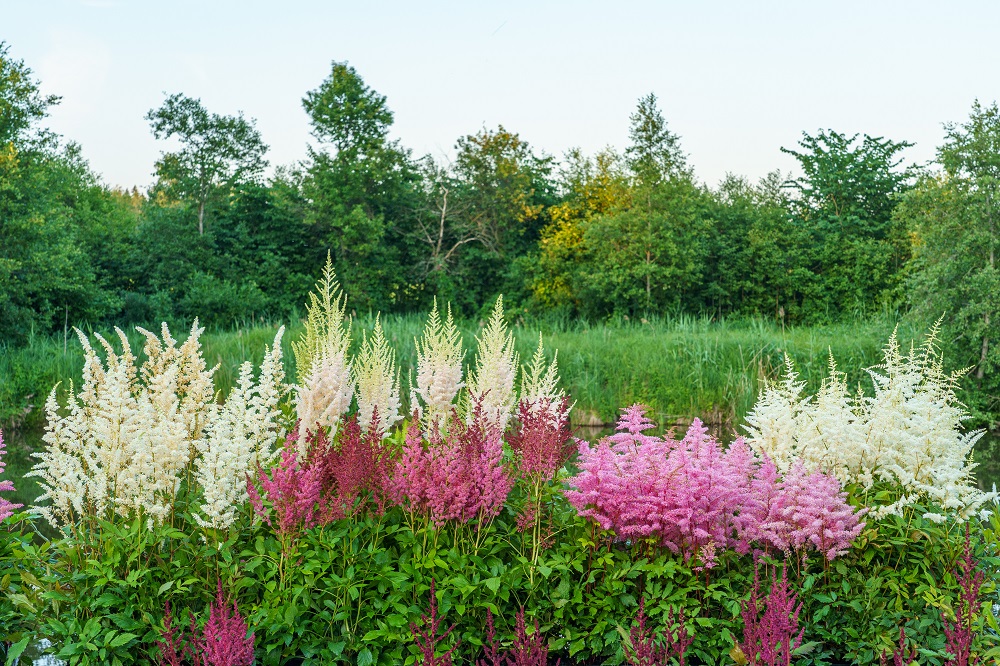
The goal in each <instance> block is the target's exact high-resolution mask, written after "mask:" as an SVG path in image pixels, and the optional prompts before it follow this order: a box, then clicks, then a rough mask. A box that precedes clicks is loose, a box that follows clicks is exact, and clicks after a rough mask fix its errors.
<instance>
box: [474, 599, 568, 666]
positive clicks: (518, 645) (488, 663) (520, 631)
mask: <svg viewBox="0 0 1000 666" xmlns="http://www.w3.org/2000/svg"><path fill="white" fill-rule="evenodd" d="M515 622H516V624H515V630H514V632H515V633H514V643H513V644H512V645H511V648H510V650H508V651H507V652H500V648H499V646H498V645H497V640H496V628H495V627H494V624H493V611H491V610H489V609H487V610H486V643H485V645H484V651H485V653H486V656H485V657H484V658H483V659H478V660H477V661H476V666H547V664H548V663H549V661H548V660H549V645H548V643H547V642H546V640H545V638H544V637H543V636H542V633H541V631H539V629H538V619H537V618H535V632H534V633H533V634H531V635H528V630H527V627H526V626H525V622H524V606H521V608H520V610H518V612H517V616H516V620H515ZM560 661H561V660H559V659H557V660H556V663H555V666H559V663H560Z"/></svg>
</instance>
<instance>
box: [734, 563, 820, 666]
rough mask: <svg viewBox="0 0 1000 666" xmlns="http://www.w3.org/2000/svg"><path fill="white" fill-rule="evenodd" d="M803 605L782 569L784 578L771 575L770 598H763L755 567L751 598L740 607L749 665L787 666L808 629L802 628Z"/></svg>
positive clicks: (741, 645) (744, 652)
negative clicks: (800, 619) (800, 614)
mask: <svg viewBox="0 0 1000 666" xmlns="http://www.w3.org/2000/svg"><path fill="white" fill-rule="evenodd" d="M801 611H802V604H801V603H799V600H798V595H797V594H795V592H793V591H792V589H791V587H790V586H789V584H788V573H787V571H786V569H785V568H784V567H782V569H781V579H780V580H779V579H778V577H777V576H776V575H773V574H772V576H771V589H770V591H769V592H768V593H767V597H766V598H765V599H764V600H763V601H762V600H761V598H760V572H759V570H758V568H757V565H756V564H754V573H753V587H752V588H751V589H750V598H749V599H748V600H747V601H744V602H742V603H741V604H740V616H741V617H742V618H743V641H742V642H741V643H740V645H739V648H740V651H742V652H743V655H744V657H746V659H747V664H748V666H778V665H779V664H781V665H782V666H787V665H788V664H789V663H791V660H792V652H793V651H794V650H796V649H798V647H799V646H800V645H801V644H802V635H803V634H804V633H805V628H802V629H799V613H800V612H801Z"/></svg>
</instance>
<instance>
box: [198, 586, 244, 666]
mask: <svg viewBox="0 0 1000 666" xmlns="http://www.w3.org/2000/svg"><path fill="white" fill-rule="evenodd" d="M193 622H194V618H192V623H193ZM192 629H193V627H192ZM247 631H248V627H247V623H246V620H244V619H243V617H242V616H241V615H240V611H239V609H237V608H236V604H235V603H231V602H230V601H229V600H228V599H227V598H226V597H225V595H224V594H223V592H222V581H219V589H218V592H217V593H216V595H215V601H214V602H213V603H212V605H211V607H210V609H209V614H208V622H207V623H206V624H205V628H204V629H203V630H202V634H201V636H194V635H193V636H192V638H191V646H192V648H191V653H192V655H193V656H194V660H195V664H196V665H197V666H253V644H254V634H253V633H250V635H249V636H248V635H247ZM192 634H194V632H193V631H192Z"/></svg>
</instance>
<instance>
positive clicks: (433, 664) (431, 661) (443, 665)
mask: <svg viewBox="0 0 1000 666" xmlns="http://www.w3.org/2000/svg"><path fill="white" fill-rule="evenodd" d="M420 621H421V623H422V624H423V626H420V625H417V624H413V623H411V624H410V633H411V634H412V635H413V642H414V643H416V645H417V648H418V649H419V650H420V657H419V658H418V660H417V662H416V663H417V664H418V666H451V663H452V659H451V655H452V653H453V652H454V651H455V650H456V649H457V648H458V643H457V642H456V643H455V645H453V646H452V647H451V648H450V649H448V650H446V651H445V652H443V653H441V654H438V652H439V645H440V644H442V643H444V641H446V640H447V639H448V636H449V635H450V634H451V632H452V630H453V629H454V628H455V626H456V625H454V624H453V625H451V627H449V628H448V629H447V630H446V631H444V632H442V631H441V625H442V620H441V617H440V616H439V615H438V607H437V592H436V590H435V583H434V579H433V578H432V579H431V607H430V614H429V615H421V616H420Z"/></svg>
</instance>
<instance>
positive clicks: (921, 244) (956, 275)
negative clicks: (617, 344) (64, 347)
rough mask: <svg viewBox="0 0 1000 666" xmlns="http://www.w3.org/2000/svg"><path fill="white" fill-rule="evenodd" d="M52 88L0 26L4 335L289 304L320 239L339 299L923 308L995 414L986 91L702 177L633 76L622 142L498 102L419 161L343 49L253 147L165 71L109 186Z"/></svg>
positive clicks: (237, 123) (999, 166)
mask: <svg viewBox="0 0 1000 666" xmlns="http://www.w3.org/2000/svg"><path fill="white" fill-rule="evenodd" d="M58 103H59V98H58V97H54V96H45V95H42V94H41V93H40V91H39V84H38V81H37V79H36V78H35V77H34V74H33V73H32V71H31V69H30V65H29V64H26V63H24V62H23V61H21V60H19V59H18V58H17V57H16V54H15V53H14V52H13V50H12V48H11V47H10V46H9V45H5V44H3V43H2V42H0V345H3V346H4V347H5V348H7V349H13V348H15V347H19V346H23V345H25V344H26V343H27V341H28V340H29V339H30V338H31V337H32V336H33V335H34V336H39V335H42V336H45V335H56V334H58V335H61V334H62V333H63V332H64V331H65V330H66V329H67V328H68V327H71V326H81V327H94V328H96V327H101V326H103V327H106V326H109V325H113V324H151V323H156V322H159V321H168V322H171V323H177V324H180V323H184V322H190V320H192V319H193V318H194V317H195V316H197V317H200V318H201V321H202V322H203V323H206V324H208V325H209V326H212V327H229V326H234V325H245V324H248V323H251V322H254V321H274V320H278V319H287V318H289V317H292V316H295V315H296V312H297V308H299V307H301V304H302V303H303V302H304V300H305V297H306V294H307V292H308V291H309V289H310V287H311V286H312V284H313V283H314V281H315V280H316V278H317V277H318V275H319V272H320V270H321V267H322V265H323V262H324V260H325V258H326V256H327V253H330V255H331V257H332V259H333V262H334V265H335V267H336V271H337V275H338V277H339V279H340V280H341V283H342V285H343V287H344V290H345V292H346V294H347V296H348V298H349V302H350V303H351V307H352V308H353V309H355V310H356V311H357V312H358V313H359V314H360V313H367V312H376V311H381V312H386V313H389V312H394V313H404V312H414V311H426V310H428V309H429V305H430V303H431V299H432V297H435V296H436V297H437V298H438V299H440V300H443V301H449V302H451V303H452V305H453V307H454V308H455V309H456V311H457V313H458V314H460V315H463V316H466V317H476V316H480V315H481V308H483V307H484V306H485V307H488V306H489V305H490V304H492V302H493V300H494V298H495V296H496V295H497V294H500V293H503V294H504V296H505V301H506V302H507V303H509V304H511V305H512V306H513V307H512V308H511V311H512V312H513V313H514V316H515V317H517V316H537V315H544V316H547V317H559V318H561V319H563V320H571V319H586V320H588V321H591V322H597V321H601V320H605V319H609V318H612V319H618V320H624V319H641V318H644V317H662V316H665V315H686V314H693V315H698V316H702V317H710V318H713V319H733V318H761V319H765V320H769V321H772V322H775V323H777V324H779V325H781V326H786V325H787V326H796V325H813V324H830V323H837V322H845V321H846V322H849V321H856V320H857V319H858V318H859V317H865V316H869V315H873V314H885V313H891V314H893V315H895V314H902V315H905V316H907V317H912V318H915V320H916V321H919V322H925V323H929V322H932V321H934V320H935V319H937V318H938V317H940V316H941V315H942V314H944V315H945V326H946V329H945V330H946V333H947V334H946V336H945V344H946V346H947V347H948V353H949V355H950V358H949V361H950V363H951V364H952V365H953V366H954V367H968V368H969V369H968V371H967V374H966V375H965V377H964V379H963V381H964V386H965V388H966V389H968V390H967V391H965V392H964V393H963V398H964V399H965V400H966V402H968V403H969V405H970V408H971V410H972V411H973V413H974V414H975V418H976V422H977V425H982V426H988V427H991V428H996V427H997V423H998V421H1000V370H998V365H1000V347H998V344H1000V340H998V338H1000V311H998V310H1000V278H998V272H997V267H996V254H997V249H998V237H1000V229H998V223H1000V219H998V218H1000V111H998V108H997V105H996V103H992V104H989V105H980V104H979V103H976V104H975V105H974V106H973V107H972V109H971V110H970V113H969V116H968V118H967V119H964V120H961V121H957V122H953V123H948V124H946V125H945V129H946V132H945V138H944V141H943V143H942V144H941V145H940V146H939V147H938V151H937V159H936V160H935V162H934V163H932V164H927V165H907V164H905V163H904V161H903V159H902V156H901V153H902V151H903V150H904V149H905V148H906V147H908V146H909V145H910V144H909V143H907V142H906V141H904V140H893V139H887V138H882V137H872V136H868V135H857V134H849V133H840V132H837V131H834V130H832V129H827V130H819V131H815V132H813V133H809V132H804V133H803V134H802V137H801V140H800V141H799V142H798V145H796V146H791V147H783V148H781V150H782V151H784V152H786V153H788V154H790V155H791V156H792V157H794V158H795V160H796V161H797V162H798V165H799V169H798V173H799V174H800V175H799V176H798V177H791V176H789V175H785V174H781V173H777V172H775V173H772V174H769V175H768V176H767V177H765V178H764V179H762V180H761V181H760V182H756V183H754V182H750V181H748V180H747V179H745V178H742V177H739V176H735V175H731V176H729V177H727V178H726V179H725V180H724V181H723V182H722V183H721V184H719V185H718V186H717V187H710V186H708V185H706V184H704V183H702V182H699V181H698V179H697V178H696V177H695V174H694V170H693V169H692V167H691V164H690V162H689V160H688V158H687V156H686V155H685V153H684V150H683V145H682V142H681V138H680V137H679V136H678V135H677V134H675V133H674V132H673V131H671V129H670V128H669V126H668V123H667V121H666V120H665V118H664V115H663V112H662V111H661V109H660V108H659V106H658V103H657V99H656V97H655V96H654V95H648V96H646V97H644V98H642V99H641V100H639V102H638V104H637V106H636V108H635V111H634V113H633V114H632V115H631V116H630V117H629V118H623V119H622V122H623V123H626V122H627V123H628V126H629V137H630V143H629V145H628V146H625V147H624V149H622V150H618V149H614V148H608V149H606V150H603V151H601V152H599V153H597V154H594V155H587V154H584V153H582V152H581V151H570V152H569V153H568V154H566V155H564V156H561V157H555V156H551V155H546V154H544V153H543V152H542V151H539V150H537V149H535V148H533V147H532V146H531V145H530V144H529V143H528V142H527V141H525V140H524V139H523V138H522V137H521V136H519V135H518V134H517V133H516V132H515V131H513V130H511V129H507V128H505V127H503V126H500V127H496V128H482V129H479V130H478V131H474V132H473V133H471V134H467V135H464V136H460V137H459V138H458V139H457V141H456V144H455V158H454V160H453V161H452V162H451V163H448V164H441V163H439V162H436V161H435V160H433V159H431V158H430V157H429V156H428V157H420V156H416V155H414V154H413V153H412V152H411V151H410V150H408V149H407V148H406V147H405V146H404V145H402V144H401V143H400V141H398V140H397V139H394V138H393V113H392V111H391V107H390V103H389V101H388V100H387V99H386V98H385V97H384V96H383V95H381V94H379V93H378V92H377V91H375V90H373V89H371V88H370V87H369V86H367V85H366V84H365V82H364V80H363V78H362V76H361V74H360V73H359V72H357V71H355V69H354V68H352V67H351V66H350V65H349V64H347V63H342V62H335V63H333V64H332V67H331V70H330V73H329V76H328V77H327V78H326V79H325V80H323V81H319V82H317V86H316V88H315V89H313V90H310V91H304V95H303V99H302V106H303V109H304V110H305V112H306V113H307V114H308V116H309V119H310V122H311V125H312V133H313V138H314V141H313V142H312V143H311V144H310V145H309V146H307V147H304V155H303V158H302V159H301V160H300V161H299V162H297V163H295V164H292V165H284V166H276V168H274V169H269V167H270V166H271V165H269V164H268V160H267V145H266V143H265V138H266V137H263V136H261V134H260V132H259V131H258V130H257V128H256V126H255V123H254V121H253V119H251V118H247V117H244V116H243V115H236V116H226V115H219V114H216V113H213V112H212V111H211V110H208V109H206V108H205V107H204V106H203V105H202V103H201V102H200V100H198V99H193V98H190V97H187V96H185V95H184V94H181V93H178V94H174V95H170V96H168V97H167V98H166V99H165V100H164V102H163V104H162V105H161V106H160V107H159V108H155V109H151V110H150V111H149V113H148V114H147V116H146V119H147V120H148V121H149V125H150V131H151V132H152V133H153V135H154V136H155V137H156V138H157V139H162V140H164V141H169V142H170V143H169V145H170V146H172V147H174V148H175V149H174V150H173V151H164V152H163V153H162V154H161V157H160V159H159V160H158V161H157V162H156V164H155V166H154V168H155V174H156V182H155V184H154V185H153V186H152V187H151V188H150V189H149V190H148V191H145V192H142V191H138V190H136V189H132V190H129V191H124V190H120V189H115V188H112V187H109V186H108V185H106V184H104V183H102V182H101V181H100V179H99V178H98V177H97V176H96V175H95V174H94V173H93V172H92V171H91V170H90V168H89V167H88V165H87V163H86V161H85V159H84V158H83V156H82V155H83V152H84V149H83V148H81V147H80V146H78V145H76V144H74V143H72V142H71V141H70V140H69V139H67V138H64V137H60V136H56V135H54V134H53V133H52V132H51V131H49V130H48V129H46V126H45V117H46V114H47V112H48V110H49V109H51V107H52V106H53V105H56V104H58Z"/></svg>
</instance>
